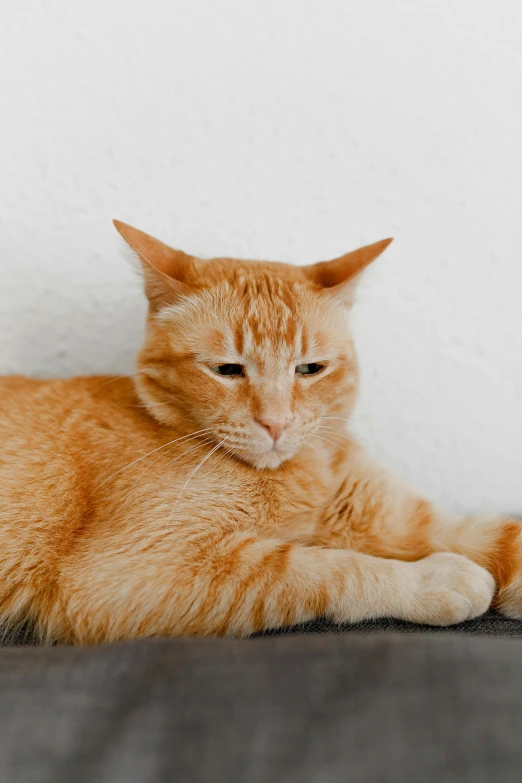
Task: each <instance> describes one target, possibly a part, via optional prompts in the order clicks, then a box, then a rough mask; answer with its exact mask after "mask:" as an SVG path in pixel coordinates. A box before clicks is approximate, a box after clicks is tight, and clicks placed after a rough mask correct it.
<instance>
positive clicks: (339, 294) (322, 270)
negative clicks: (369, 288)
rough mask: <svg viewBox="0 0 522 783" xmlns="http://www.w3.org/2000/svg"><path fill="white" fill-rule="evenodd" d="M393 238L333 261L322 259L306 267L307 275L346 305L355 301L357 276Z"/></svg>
mask: <svg viewBox="0 0 522 783" xmlns="http://www.w3.org/2000/svg"><path fill="white" fill-rule="evenodd" d="M392 241H393V240H392V239H382V240H381V241H380V242H375V244H373V245H366V246H365V247H360V248H359V249H358V250H352V252H351V253H346V255H344V256H340V257H339V258H335V259H334V260H333V261H321V262H320V263H318V264H313V265H312V266H306V267H304V270H305V272H306V275H307V276H308V278H309V279H310V280H312V281H313V282H314V283H315V284H316V285H318V286H320V287H321V288H323V289H324V290H325V291H326V292H327V293H328V294H330V295H332V296H334V297H336V298H337V299H339V300H341V301H342V302H343V304H345V305H351V304H352V303H353V297H354V292H355V278H357V276H358V275H359V274H360V272H362V271H363V269H364V268H365V267H367V266H368V264H370V263H371V262H372V261H373V260H374V259H375V258H377V256H380V254H381V253H382V252H383V251H384V250H386V248H387V247H388V245H389V244H390V243H391V242H392Z"/></svg>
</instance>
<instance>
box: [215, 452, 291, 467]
mask: <svg viewBox="0 0 522 783" xmlns="http://www.w3.org/2000/svg"><path fill="white" fill-rule="evenodd" d="M230 451H232V452H233V449H230ZM236 456H237V457H238V458H239V459H240V460H241V462H246V463H247V465H251V466H252V467H253V468H257V470H276V469H277V468H278V467H280V466H281V465H282V464H283V462H286V461H287V460H289V459H290V458H291V457H292V456H293V452H292V453H290V452H280V451H275V450H274V449H271V450H270V451H266V452H264V453H263V454H256V453H255V452H252V454H245V453H244V452H243V453H241V454H237V455H236Z"/></svg>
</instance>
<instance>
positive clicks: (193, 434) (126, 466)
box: [103, 427, 212, 484]
mask: <svg viewBox="0 0 522 783" xmlns="http://www.w3.org/2000/svg"><path fill="white" fill-rule="evenodd" d="M211 429H212V427H205V429H202V430H197V432H192V433H190V434H189V435H182V436H181V437H180V438H174V440H171V441H169V442H168V443H164V444H163V445H162V446H158V447H157V448H156V449H152V451H149V452H148V454H144V455H143V456H142V457H138V458H137V459H135V460H133V461H132V462H129V464H128V465H125V466H124V467H123V468H120V469H119V470H117V471H116V473H113V474H112V476H109V477H108V478H107V479H105V481H104V482H103V484H106V483H107V482H108V481H110V480H111V479H113V478H114V477H115V476H117V475H118V474H119V473H122V472H123V471H124V470H127V468H130V467H132V465H136V463H137V462H141V460H143V459H146V458H147V457H150V456H151V454H155V453H156V452H157V451H160V449H165V448H167V446H171V445H172V444H174V443H178V442H179V441H182V440H191V439H192V438H193V437H195V436H197V435H199V434H200V433H202V432H208V431H210V430H211Z"/></svg>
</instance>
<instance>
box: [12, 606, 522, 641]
mask: <svg viewBox="0 0 522 783" xmlns="http://www.w3.org/2000/svg"><path fill="white" fill-rule="evenodd" d="M399 631H400V632H401V633H471V634H481V635H483V636H516V637H521V636H522V620H509V619H508V618H507V617H502V616H501V615H499V614H496V613H495V612H488V613H487V614H485V615H483V616H482V617H477V619H476V620H471V621H470V622H467V623H461V624H460V625H454V626H451V627H450V628H437V627H434V626H428V625H415V624H414V623H404V622H401V621H400V620H375V621H368V622H364V623H356V624H355V625H336V624H335V623H332V622H331V621H329V620H325V619H324V618H322V619H319V620H314V621H313V622H311V623H306V624H305V625H295V626H293V627H292V628H283V629H281V630H278V631H265V632H263V633H262V634H259V636H280V635H281V634H296V633H299V634H303V633H335V634H346V633H397V632H399ZM34 644H38V640H37V638H36V637H35V635H34V633H33V632H32V630H31V628H30V627H29V626H23V627H22V628H18V629H8V628H6V629H4V632H3V633H2V632H0V647H1V646H4V647H9V646H12V645H34Z"/></svg>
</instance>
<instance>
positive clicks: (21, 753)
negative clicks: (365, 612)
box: [0, 633, 522, 783]
mask: <svg viewBox="0 0 522 783" xmlns="http://www.w3.org/2000/svg"><path fill="white" fill-rule="evenodd" d="M0 726H1V732H0V781H6V783H69V782H70V781H74V782H75V783H91V782H92V781H96V783H174V781H182V782H183V783H199V782H200V781H201V783H203V781H205V783H207V782H208V781H210V782H211V783H235V782H236V781H237V782H238V783H268V782H269V781H274V783H312V782H313V783H346V781H355V782H356V783H359V781H361V782H362V781H364V783H404V781H423V783H519V781H520V777H521V770H522V641H520V640H518V639H505V638H485V637H482V636H480V635H474V636H471V635H463V634H457V633H442V634H440V633H439V634H436V635H430V634H418V633H417V634H386V635H384V634H364V635H363V634H360V633H357V634H354V633H348V634H338V635H330V634H322V635H310V634H309V635H307V636H296V635H290V636H279V637H271V638H260V639H250V640H243V641H223V640H191V639H173V640H149V641H142V642H131V643H125V644H117V645H110V646H106V647H96V648H71V647H54V648H53V647H48V648H34V647H24V648H20V647H18V648H13V647H11V648H6V649H3V650H2V651H0Z"/></svg>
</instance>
